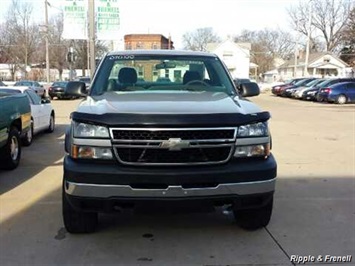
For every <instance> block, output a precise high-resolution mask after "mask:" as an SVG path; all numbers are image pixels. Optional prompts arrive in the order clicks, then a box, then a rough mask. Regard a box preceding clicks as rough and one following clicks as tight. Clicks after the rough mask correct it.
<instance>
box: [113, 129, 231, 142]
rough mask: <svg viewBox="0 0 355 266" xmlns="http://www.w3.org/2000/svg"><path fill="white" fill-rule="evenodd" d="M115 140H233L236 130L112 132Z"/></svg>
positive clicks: (115, 130)
mask: <svg viewBox="0 0 355 266" xmlns="http://www.w3.org/2000/svg"><path fill="white" fill-rule="evenodd" d="M112 135H113V139H117V140H168V139H169V138H181V139H183V140H195V139H198V140H212V139H233V138H234V129H225V130H206V131H204V130H159V131H150V130H118V129H114V130H112Z"/></svg>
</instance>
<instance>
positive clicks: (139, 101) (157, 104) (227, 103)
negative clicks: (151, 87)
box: [77, 91, 261, 115]
mask: <svg viewBox="0 0 355 266" xmlns="http://www.w3.org/2000/svg"><path fill="white" fill-rule="evenodd" d="M260 111H261V110H260V108H259V107H258V106H256V105H255V104H253V103H252V102H250V101H248V100H246V99H242V98H240V97H239V96H229V95H227V94H225V93H222V92H172V91H171V92H156V91H154V92H153V91H150V92H106V93H105V94H103V95H100V96H88V97H87V99H86V100H84V101H83V102H82V103H81V104H80V105H79V107H78V109H77V112H81V113H88V114H95V115H103V114H107V113H116V114H166V115H173V114H179V115H186V114H199V115H200V114H222V113H223V114H228V113H229V114H231V113H234V114H235V113H239V114H252V113H258V112H260Z"/></svg>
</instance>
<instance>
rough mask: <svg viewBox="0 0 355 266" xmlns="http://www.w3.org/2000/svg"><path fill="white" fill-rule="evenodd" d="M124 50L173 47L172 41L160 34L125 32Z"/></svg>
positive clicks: (169, 48)
mask: <svg viewBox="0 0 355 266" xmlns="http://www.w3.org/2000/svg"><path fill="white" fill-rule="evenodd" d="M124 47H125V50H137V49H144V50H152V49H168V50H172V49H174V42H173V41H171V38H170V36H169V38H166V37H165V36H163V35H161V34H127V35H125V36H124Z"/></svg>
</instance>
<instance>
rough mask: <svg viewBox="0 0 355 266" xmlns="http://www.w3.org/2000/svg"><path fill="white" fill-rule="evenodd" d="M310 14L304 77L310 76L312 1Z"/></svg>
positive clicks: (310, 2) (310, 0)
mask: <svg viewBox="0 0 355 266" xmlns="http://www.w3.org/2000/svg"><path fill="white" fill-rule="evenodd" d="M308 8H309V14H308V16H309V17H308V30H307V45H306V58H305V61H304V76H308V74H309V73H308V58H309V43H310V40H311V27H312V0H309V7H308Z"/></svg>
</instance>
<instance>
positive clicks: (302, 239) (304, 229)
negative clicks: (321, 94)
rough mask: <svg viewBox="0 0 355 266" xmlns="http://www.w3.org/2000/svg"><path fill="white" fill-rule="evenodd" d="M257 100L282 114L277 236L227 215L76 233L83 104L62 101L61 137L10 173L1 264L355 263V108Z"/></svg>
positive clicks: (3, 196) (155, 215)
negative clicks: (70, 147)
mask: <svg viewBox="0 0 355 266" xmlns="http://www.w3.org/2000/svg"><path fill="white" fill-rule="evenodd" d="M250 100H252V101H254V102H256V103H257V104H258V105H259V106H260V107H261V108H262V109H264V110H267V111H270V112H271V114H272V119H271V121H270V127H271V133H272V138H273V153H274V155H275V156H276V159H277V161H278V167H279V168H278V182H277V188H276V197H275V206H274V213H273V217H272V219H271V222H270V224H269V225H268V227H267V228H264V229H262V230H258V231H254V232H248V231H244V230H242V229H240V228H238V227H237V226H236V225H235V224H234V222H233V217H232V214H231V213H230V212H228V210H223V209H218V210H217V212H212V213H208V212H203V213H189V212H187V211H184V212H181V213H179V214H174V215H173V214H170V213H168V212H162V211H159V210H152V211H145V212H143V211H141V212H138V213H133V212H131V211H127V212H124V213H119V214H117V215H102V216H101V217H100V222H101V223H100V227H99V230H98V232H97V233H95V234H88V235H70V234H68V233H67V232H66V231H65V229H64V227H63V223H62V217H61V178H62V174H63V172H62V160H63V155H64V149H63V143H64V131H65V128H66V126H67V124H68V123H69V114H70V112H71V111H73V110H75V107H76V105H77V104H78V103H79V100H67V101H64V100H61V101H57V100H54V101H52V104H53V107H54V109H55V111H56V129H55V131H54V133H53V134H50V135H48V134H41V135H38V136H36V137H35V139H34V142H33V144H32V146H30V147H28V148H24V150H23V157H22V161H21V165H20V167H19V168H18V169H16V170H14V171H12V172H4V171H2V172H0V223H1V226H0V264H1V265H24V264H26V265H74V264H75V265H103V264H106V265H108V264H112V265H128V264H130V265H246V264H256V265H261V264H262V265H292V264H294V263H295V260H297V259H298V260H299V259H303V256H307V258H306V259H308V260H313V259H314V260H315V262H316V263H320V264H325V263H329V262H333V261H325V258H326V256H327V255H330V256H348V255H352V260H351V261H350V262H349V261H346V262H344V263H346V264H348V265H354V264H355V105H354V104H347V105H334V104H324V103H313V102H304V101H297V100H292V99H284V98H278V97H275V96H272V95H271V93H264V94H262V95H260V96H258V97H255V98H251V99H250ZM294 256H296V257H294ZM297 256H301V257H297ZM320 256H321V257H320ZM291 258H296V259H295V260H293V262H290V259H291ZM327 258H328V257H327ZM317 260H319V261H320V262H319V261H318V262H317ZM337 263H339V265H344V263H340V261H339V262H337Z"/></svg>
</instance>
